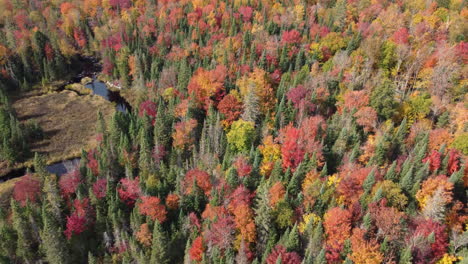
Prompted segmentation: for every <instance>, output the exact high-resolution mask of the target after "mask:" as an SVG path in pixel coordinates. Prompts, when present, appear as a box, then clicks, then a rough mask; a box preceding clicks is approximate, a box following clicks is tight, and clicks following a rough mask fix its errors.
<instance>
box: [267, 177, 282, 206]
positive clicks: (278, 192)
mask: <svg viewBox="0 0 468 264" xmlns="http://www.w3.org/2000/svg"><path fill="white" fill-rule="evenodd" d="M285 194H286V190H285V189H284V186H283V184H282V183H281V182H276V183H275V184H273V186H271V188H270V191H269V196H270V206H271V207H275V206H276V204H278V202H279V201H281V200H283V199H284V198H285Z"/></svg>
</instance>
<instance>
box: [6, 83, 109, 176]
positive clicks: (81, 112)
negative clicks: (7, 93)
mask: <svg viewBox="0 0 468 264" xmlns="http://www.w3.org/2000/svg"><path fill="white" fill-rule="evenodd" d="M12 106H13V108H14V110H15V111H16V114H17V117H18V119H19V120H20V121H21V122H24V123H27V122H34V123H37V124H38V125H39V126H40V127H41V129H42V131H43V137H42V139H40V140H36V141H34V142H31V143H30V147H31V152H32V153H34V152H37V153H39V154H42V155H44V157H45V158H46V160H47V163H48V164H51V163H54V162H58V161H62V160H66V159H70V158H73V157H78V156H79V155H80V153H81V149H90V148H92V147H93V146H95V145H96V138H95V135H96V123H97V119H98V114H97V113H98V111H101V112H102V114H103V115H104V117H105V119H108V117H110V116H111V115H112V114H113V113H114V111H115V106H114V105H113V104H112V103H111V102H109V101H106V100H105V99H104V98H102V97H100V96H97V95H78V94H77V93H76V92H74V91H68V90H64V91H61V92H53V93H46V94H37V92H34V93H25V94H23V95H22V96H21V97H18V98H16V100H15V101H14V102H13V105H12ZM31 163H32V159H29V160H26V161H25V162H24V163H19V164H15V165H13V166H10V168H7V167H6V166H0V167H2V168H0V177H1V176H2V175H4V174H6V173H8V171H9V170H10V169H11V167H16V168H19V167H23V166H28V165H31Z"/></svg>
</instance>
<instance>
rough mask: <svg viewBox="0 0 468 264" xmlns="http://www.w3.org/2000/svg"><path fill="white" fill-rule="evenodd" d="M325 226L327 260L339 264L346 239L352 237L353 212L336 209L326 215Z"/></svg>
mask: <svg viewBox="0 0 468 264" xmlns="http://www.w3.org/2000/svg"><path fill="white" fill-rule="evenodd" d="M323 226H324V228H325V234H326V235H327V240H326V247H327V254H326V257H327V260H328V261H330V262H337V261H339V260H340V253H341V251H342V250H343V247H344V243H345V241H346V239H348V238H349V237H350V236H351V212H349V211H348V210H346V209H341V208H339V207H334V208H332V209H330V210H328V211H327V212H326V213H325V216H324V221H323Z"/></svg>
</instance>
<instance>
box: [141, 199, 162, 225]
mask: <svg viewBox="0 0 468 264" xmlns="http://www.w3.org/2000/svg"><path fill="white" fill-rule="evenodd" d="M138 210H139V212H140V214H142V215H146V216H149V217H150V218H151V219H152V220H153V221H154V220H156V219H157V220H158V221H159V222H160V223H163V222H164V221H166V215H167V211H166V207H165V206H164V205H163V204H161V199H159V198H158V197H154V196H143V197H141V202H140V203H139V204H138Z"/></svg>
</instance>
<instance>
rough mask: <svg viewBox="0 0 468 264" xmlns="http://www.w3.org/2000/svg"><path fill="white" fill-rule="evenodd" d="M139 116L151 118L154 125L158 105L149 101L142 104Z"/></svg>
mask: <svg viewBox="0 0 468 264" xmlns="http://www.w3.org/2000/svg"><path fill="white" fill-rule="evenodd" d="M139 109H140V110H139V112H138V115H139V116H140V117H143V116H145V115H147V116H149V117H150V118H151V120H152V121H151V122H152V124H153V125H154V122H155V119H156V114H157V105H156V103H154V102H153V101H150V100H147V101H144V102H142V103H141V104H140V107H139Z"/></svg>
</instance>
